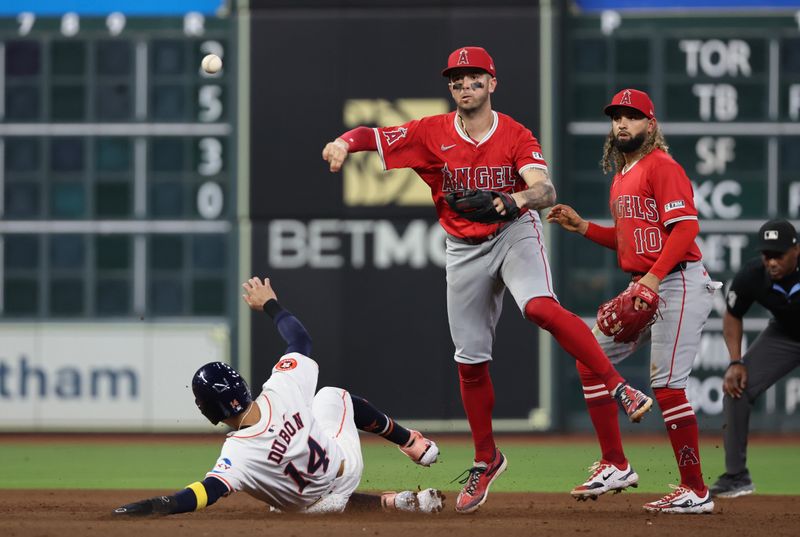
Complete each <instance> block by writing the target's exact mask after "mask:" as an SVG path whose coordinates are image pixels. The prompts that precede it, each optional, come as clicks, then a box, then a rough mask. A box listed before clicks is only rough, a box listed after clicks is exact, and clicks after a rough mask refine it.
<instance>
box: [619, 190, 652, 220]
mask: <svg viewBox="0 0 800 537" xmlns="http://www.w3.org/2000/svg"><path fill="white" fill-rule="evenodd" d="M612 207H613V208H614V219H615V220H620V219H622V218H636V219H638V220H646V221H648V222H658V210H657V209H656V200H654V199H653V198H642V197H641V196H636V195H633V196H631V195H624V196H619V197H617V200H616V203H613V204H612Z"/></svg>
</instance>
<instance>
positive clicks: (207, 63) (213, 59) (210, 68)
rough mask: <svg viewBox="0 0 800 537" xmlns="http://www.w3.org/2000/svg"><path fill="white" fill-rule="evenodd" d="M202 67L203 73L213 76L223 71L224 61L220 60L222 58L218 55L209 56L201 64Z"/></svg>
mask: <svg viewBox="0 0 800 537" xmlns="http://www.w3.org/2000/svg"><path fill="white" fill-rule="evenodd" d="M200 66H201V67H202V68H203V71H205V72H206V73H208V74H210V75H213V74H214V73H217V72H219V70H220V69H222V59H220V57H219V56H217V55H216V54H208V55H207V56H206V57H205V58H203V62H202V63H201V64H200Z"/></svg>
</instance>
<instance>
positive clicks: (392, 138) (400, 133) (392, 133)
mask: <svg viewBox="0 0 800 537" xmlns="http://www.w3.org/2000/svg"><path fill="white" fill-rule="evenodd" d="M407 132H408V129H407V128H405V127H397V128H396V129H391V130H384V131H382V133H381V134H383V137H384V138H386V145H389V146H390V145H392V144H393V143H395V142H397V141H398V140H400V139H402V138H405V137H406V133H407Z"/></svg>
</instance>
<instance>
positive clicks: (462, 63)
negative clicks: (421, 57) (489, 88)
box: [442, 47, 495, 77]
mask: <svg viewBox="0 0 800 537" xmlns="http://www.w3.org/2000/svg"><path fill="white" fill-rule="evenodd" d="M463 68H475V69H482V70H484V71H486V72H487V73H489V74H490V75H492V77H494V76H495V70H494V60H492V57H491V56H489V53H488V52H486V49H483V48H481V47H462V48H460V49H457V50H454V51H453V52H452V53H451V54H450V56H449V57H448V58H447V67H446V68H445V69H444V70H443V71H442V76H448V75H449V74H450V71H452V70H454V69H463Z"/></svg>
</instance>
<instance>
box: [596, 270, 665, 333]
mask: <svg viewBox="0 0 800 537" xmlns="http://www.w3.org/2000/svg"><path fill="white" fill-rule="evenodd" d="M637 298H640V299H641V300H642V301H643V302H644V303H645V304H647V305H648V308H646V309H640V310H637V309H636V307H635V303H636V299H637ZM658 300H659V298H658V293H656V292H655V291H653V290H652V289H650V288H649V287H646V286H644V285H642V284H640V283H632V284H631V285H629V286H628V288H627V289H625V290H624V291H623V292H621V293H620V294H618V295H617V296H615V297H614V298H612V299H611V300H609V301H608V302H606V303H605V304H603V305H601V306H600V308H599V309H598V310H597V327H598V328H599V329H600V331H601V332H602V333H604V334H605V335H607V336H609V337H611V336H613V337H614V341H616V342H617V343H630V342H632V341H636V340H637V339H638V338H639V335H640V334H641V333H642V332H644V331H645V330H646V329H647V328H649V327H650V325H652V324H653V323H654V322H656V315H657V314H658Z"/></svg>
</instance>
